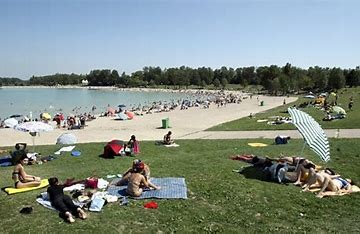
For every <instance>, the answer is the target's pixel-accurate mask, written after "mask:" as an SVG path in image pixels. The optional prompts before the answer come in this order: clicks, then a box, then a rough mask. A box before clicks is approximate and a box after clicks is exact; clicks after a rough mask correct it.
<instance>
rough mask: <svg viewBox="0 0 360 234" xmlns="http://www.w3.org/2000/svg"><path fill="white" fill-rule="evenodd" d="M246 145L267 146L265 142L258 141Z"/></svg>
mask: <svg viewBox="0 0 360 234" xmlns="http://www.w3.org/2000/svg"><path fill="white" fill-rule="evenodd" d="M248 145H249V146H251V147H265V146H268V145H267V144H264V143H258V142H254V143H248Z"/></svg>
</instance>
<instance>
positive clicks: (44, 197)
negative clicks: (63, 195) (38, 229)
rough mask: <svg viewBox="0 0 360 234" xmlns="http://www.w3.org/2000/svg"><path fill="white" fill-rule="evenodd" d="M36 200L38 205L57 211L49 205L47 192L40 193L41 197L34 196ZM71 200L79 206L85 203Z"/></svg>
mask: <svg viewBox="0 0 360 234" xmlns="http://www.w3.org/2000/svg"><path fill="white" fill-rule="evenodd" d="M36 202H37V203H39V204H40V205H42V206H43V207H45V208H48V209H50V210H53V211H57V210H56V209H55V207H53V206H52V205H51V202H50V200H49V198H48V196H47V192H44V193H41V197H39V198H36ZM73 202H74V204H75V206H79V207H81V208H82V207H84V205H85V203H82V202H77V201H74V200H73Z"/></svg>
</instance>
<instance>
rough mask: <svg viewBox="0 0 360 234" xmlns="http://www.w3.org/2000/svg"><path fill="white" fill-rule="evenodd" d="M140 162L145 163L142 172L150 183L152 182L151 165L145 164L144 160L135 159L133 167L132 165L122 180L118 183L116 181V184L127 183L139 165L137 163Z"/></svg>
mask: <svg viewBox="0 0 360 234" xmlns="http://www.w3.org/2000/svg"><path fill="white" fill-rule="evenodd" d="M139 163H143V164H144V170H142V172H141V173H142V175H143V176H144V177H145V179H146V180H147V181H148V183H150V182H149V180H150V167H149V166H148V165H147V164H145V163H144V162H142V161H141V160H139V159H135V160H134V161H133V164H132V167H130V168H129V169H128V170H127V171H126V172H125V173H124V174H123V175H122V178H121V180H120V181H119V182H118V183H116V185H117V186H121V185H126V184H127V183H128V182H129V177H130V175H131V173H133V172H134V170H135V169H136V167H137V165H138V164H139Z"/></svg>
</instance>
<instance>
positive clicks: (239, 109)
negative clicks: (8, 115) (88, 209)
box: [0, 96, 296, 146]
mask: <svg viewBox="0 0 360 234" xmlns="http://www.w3.org/2000/svg"><path fill="white" fill-rule="evenodd" d="M285 99H286V103H289V102H293V101H295V100H296V98H295V97H288V98H287V97H286V98H285ZM259 101H264V103H265V105H264V106H259V102H258V100H257V98H256V97H253V98H252V99H250V98H248V99H244V100H243V102H242V103H240V104H233V103H232V104H227V105H225V106H222V107H217V106H216V105H215V104H212V105H211V106H210V108H208V109H204V108H198V107H193V108H189V109H187V110H180V109H179V108H177V109H176V110H174V111H171V112H160V113H153V114H145V115H143V116H135V117H134V119H133V120H126V121H119V120H114V118H113V117H98V118H97V119H95V120H93V121H90V122H87V125H88V126H87V127H85V129H81V130H65V129H55V130H54V131H51V132H43V133H40V135H39V136H36V137H35V142H36V145H52V144H55V143H56V139H57V138H58V137H59V136H60V135H61V134H63V133H65V132H70V133H72V134H74V135H75V136H76V137H77V139H78V143H87V142H108V141H110V140H112V139H121V140H128V139H129V138H130V136H131V135H132V134H134V135H136V137H137V139H139V140H140V141H141V140H161V139H162V137H163V135H164V134H165V133H166V132H167V131H168V130H169V129H162V128H161V120H162V119H163V118H169V119H170V126H171V128H170V130H171V131H172V132H173V136H174V138H175V139H194V138H199V137H197V136H198V135H197V133H199V132H202V131H204V130H205V129H207V128H210V127H212V126H215V125H218V124H221V123H225V122H228V121H231V120H235V119H239V118H242V117H245V116H248V115H249V114H250V113H253V114H255V113H258V112H261V111H265V110H268V109H271V108H274V107H276V106H280V105H282V104H283V101H284V97H269V96H259ZM53 124H54V123H53ZM17 142H25V143H28V144H32V137H31V136H30V135H29V133H26V132H19V131H15V130H14V129H9V128H6V129H0V146H13V145H15V143H17Z"/></svg>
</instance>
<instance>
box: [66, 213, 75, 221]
mask: <svg viewBox="0 0 360 234" xmlns="http://www.w3.org/2000/svg"><path fill="white" fill-rule="evenodd" d="M65 215H66V217H67V219H66V220H67V221H69V223H73V222H75V219H74V217H73V216H72V215H71V214H70V212H66V213H65Z"/></svg>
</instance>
